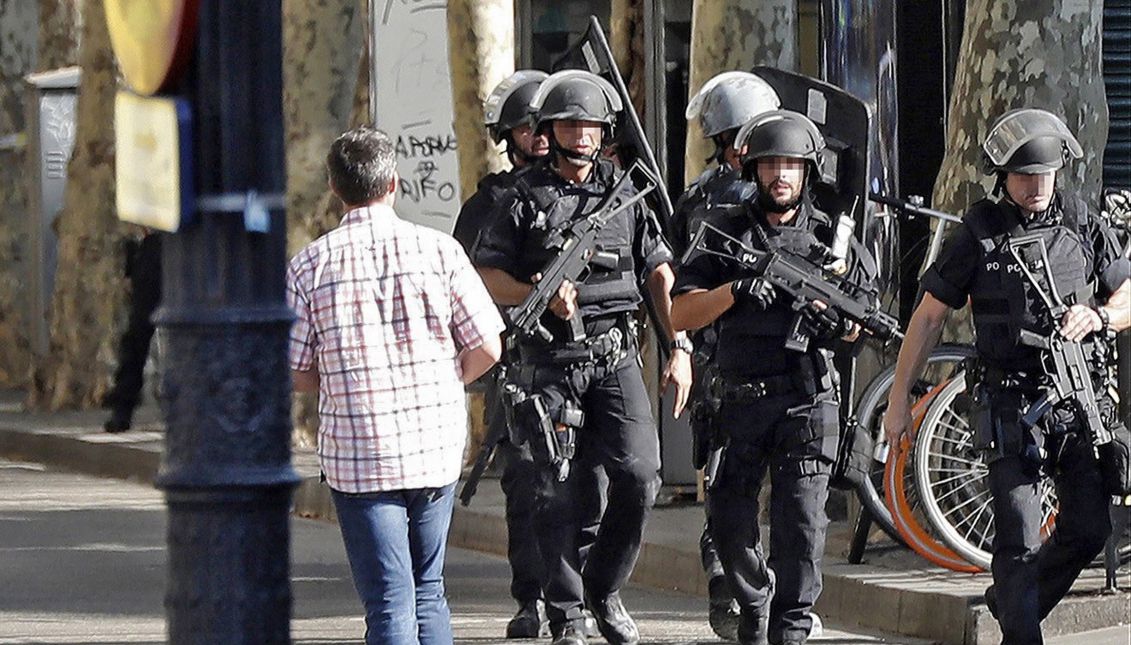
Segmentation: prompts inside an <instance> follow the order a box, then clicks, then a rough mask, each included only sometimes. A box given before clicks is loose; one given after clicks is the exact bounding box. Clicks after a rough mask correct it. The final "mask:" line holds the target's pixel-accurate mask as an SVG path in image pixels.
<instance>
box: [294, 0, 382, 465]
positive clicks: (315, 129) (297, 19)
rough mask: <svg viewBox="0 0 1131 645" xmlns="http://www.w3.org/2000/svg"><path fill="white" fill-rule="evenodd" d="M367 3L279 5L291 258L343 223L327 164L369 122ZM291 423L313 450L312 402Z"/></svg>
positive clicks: (329, 0) (307, 398) (300, 397)
mask: <svg viewBox="0 0 1131 645" xmlns="http://www.w3.org/2000/svg"><path fill="white" fill-rule="evenodd" d="M367 4H368V3H367V2H366V0H325V1H323V2H319V3H311V2H309V0H286V1H285V2H284V4H283V118H284V119H285V127H286V133H287V134H286V136H287V249H288V250H289V253H288V255H294V254H295V253H297V252H298V251H299V250H300V249H302V248H303V247H304V246H306V245H307V244H308V243H309V242H310V241H311V240H313V239H315V238H317V237H318V236H320V235H322V234H324V233H326V232H327V231H329V230H330V229H332V228H334V227H335V226H337V225H338V222H339V221H340V220H341V216H342V206H341V203H340V202H339V200H338V198H337V197H335V196H334V194H333V193H332V192H330V190H329V189H328V188H327V185H326V165H325V160H326V153H327V152H329V150H330V144H331V143H333V141H334V139H336V138H338V135H340V134H341V133H342V132H343V131H344V130H346V129H347V128H349V127H351V126H352V125H356V124H359V123H361V122H363V121H365V120H367V114H368V111H369V83H368V79H369V71H368V69H367V68H368V65H369V62H368V61H369V59H368V56H366V47H367V40H368V39H367V36H366V35H367V34H368V31H369V21H368V17H367V12H366V7H367ZM359 52H360V55H359ZM359 115H360V116H359ZM291 420H292V422H293V423H294V435H293V441H294V444H295V445H296V446H300V447H312V446H314V445H315V443H316V436H317V433H318V397H317V395H312V394H298V393H296V394H295V396H294V400H293V405H292V408H291Z"/></svg>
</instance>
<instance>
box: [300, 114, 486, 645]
mask: <svg viewBox="0 0 1131 645" xmlns="http://www.w3.org/2000/svg"><path fill="white" fill-rule="evenodd" d="M326 165H327V167H328V170H329V174H330V187H331V189H332V190H333V191H334V193H335V194H336V195H337V196H338V197H339V198H340V199H341V200H342V201H343V202H344V203H345V204H346V208H347V211H348V212H347V213H346V215H345V216H344V217H343V218H342V223H341V224H340V225H339V226H338V227H337V228H336V229H334V230H333V231H331V232H329V233H327V234H326V235H324V236H322V237H321V238H319V239H317V240H315V241H314V242H311V243H310V244H309V245H308V246H307V247H306V248H304V249H303V250H302V251H301V252H299V254H298V255H296V256H295V257H294V258H293V259H292V260H291V262H290V266H289V267H288V270H287V301H288V304H289V305H290V306H291V308H292V309H294V311H295V314H296V316H297V320H296V321H295V324H294V327H293V328H292V330H291V340H290V365H291V369H292V371H293V376H294V385H295V390H296V391H310V392H315V391H316V392H318V395H319V397H318V399H319V404H318V411H319V418H320V427H319V429H318V457H319V461H320V462H321V465H322V471H323V473H324V475H325V478H326V481H327V482H328V483H329V485H330V488H331V491H332V496H333V500H334V506H335V509H336V510H337V514H338V523H339V525H340V527H341V530H342V538H343V540H344V541H345V546H346V553H347V554H348V556H349V561H350V568H351V569H352V571H353V578H354V585H355V587H356V588H357V591H358V595H359V596H360V597H361V600H362V602H363V604H364V605H365V611H366V617H365V623H366V637H365V638H366V643H370V644H373V643H381V644H382V645H392V644H399V643H421V644H429V645H431V644H441V643H451V642H452V631H451V617H450V614H449V611H448V606H447V601H446V600H445V598H444V581H443V564H444V550H445V545H446V542H447V533H448V525H449V522H450V519H451V513H452V499H453V491H454V488H455V482H456V480H457V479H458V478H459V474H460V467H461V463H462V456H463V449H464V442H465V441H466V437H467V410H466V402H465V398H464V389H463V386H464V384H466V383H469V382H471V381H473V380H475V379H476V378H478V377H479V376H480V375H481V374H483V373H484V372H486V371H487V370H488V369H489V368H490V367H491V366H492V365H493V364H494V363H495V362H496V361H497V360H498V359H499V355H500V354H501V351H502V347H501V342H500V339H499V334H500V332H502V330H503V322H502V319H501V318H500V316H499V313H498V310H497V309H496V307H495V305H494V303H493V302H492V300H491V297H490V296H489V295H488V293H487V290H486V288H485V287H484V286H483V283H482V282H481V281H480V278H479V276H478V274H477V273H476V272H475V270H474V269H472V267H471V264H470V262H469V260H468V258H467V256H466V254H465V253H464V251H463V249H462V248H461V247H460V245H459V244H458V243H457V242H456V241H455V240H454V239H452V238H451V237H448V236H447V235H444V234H442V233H438V232H436V231H433V230H431V229H427V228H424V227H420V226H416V225H414V224H412V223H410V222H407V221H404V220H401V219H399V218H398V217H397V215H396V213H395V212H394V211H393V208H392V206H393V201H394V198H395V196H396V191H397V187H398V186H397V182H398V178H397V174H396V155H395V151H394V147H393V143H392V142H391V141H390V140H389V138H388V137H387V136H386V135H385V134H384V133H383V132H381V131H379V130H373V129H370V128H367V127H361V128H357V129H355V130H351V131H349V132H346V133H345V134H343V135H342V136H340V137H339V138H338V139H337V140H336V141H335V142H334V143H333V145H332V146H331V147H330V153H329V155H328V156H327V159H326Z"/></svg>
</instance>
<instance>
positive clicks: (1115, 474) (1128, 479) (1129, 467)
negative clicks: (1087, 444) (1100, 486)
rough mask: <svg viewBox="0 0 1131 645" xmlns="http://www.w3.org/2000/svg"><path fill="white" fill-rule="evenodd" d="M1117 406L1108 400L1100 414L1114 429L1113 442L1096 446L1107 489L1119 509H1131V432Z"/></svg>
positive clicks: (1109, 426)
mask: <svg viewBox="0 0 1131 645" xmlns="http://www.w3.org/2000/svg"><path fill="white" fill-rule="evenodd" d="M1115 408H1116V406H1115V402H1114V401H1112V400H1111V399H1110V398H1107V397H1104V399H1103V403H1102V404H1101V410H1100V413H1101V414H1102V415H1103V418H1104V421H1105V425H1107V427H1108V428H1110V429H1111V441H1109V442H1107V443H1105V444H1103V445H1100V446H1096V458H1097V460H1098V461H1099V468H1100V476H1101V477H1102V478H1103V483H1104V489H1105V490H1106V491H1107V492H1108V494H1109V495H1111V497H1112V500H1111V503H1112V504H1115V505H1116V506H1131V431H1129V430H1128V429H1127V426H1126V425H1125V424H1124V423H1123V422H1122V421H1120V420H1119V419H1118V413H1117V411H1116V410H1115Z"/></svg>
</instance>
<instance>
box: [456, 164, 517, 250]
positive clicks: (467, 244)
mask: <svg viewBox="0 0 1131 645" xmlns="http://www.w3.org/2000/svg"><path fill="white" fill-rule="evenodd" d="M515 177H516V171H514V170H506V171H502V172H495V173H491V174H489V175H487V176H485V177H483V179H480V180H479V185H478V186H476V190H475V194H474V195H472V196H471V197H469V198H468V199H467V201H466V202H464V204H463V207H462V208H460V211H459V215H458V216H457V218H456V225H455V228H454V229H453V230H452V237H454V238H456V240H458V241H459V243H460V245H461V246H463V248H464V250H465V251H467V252H468V254H469V255H471V256H472V257H474V256H475V246H476V244H477V243H478V241H479V236H480V235H481V234H482V233H483V231H485V230H487V229H488V228H490V226H491V224H492V223H493V222H492V221H490V219H489V218H490V217H491V216H492V215H494V214H495V206H496V204H498V203H499V201H500V200H501V199H502V198H503V195H505V194H506V192H507V191H508V190H510V188H511V187H512V186H514V183H515Z"/></svg>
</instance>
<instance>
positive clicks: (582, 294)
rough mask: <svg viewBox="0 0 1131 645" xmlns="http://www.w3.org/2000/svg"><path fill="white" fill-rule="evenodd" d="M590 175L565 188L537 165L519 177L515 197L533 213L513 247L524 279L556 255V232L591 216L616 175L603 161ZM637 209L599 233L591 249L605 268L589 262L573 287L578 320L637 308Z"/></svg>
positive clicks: (616, 177) (566, 183)
mask: <svg viewBox="0 0 1131 645" xmlns="http://www.w3.org/2000/svg"><path fill="white" fill-rule="evenodd" d="M591 172H593V173H597V174H596V177H595V178H590V180H589V181H587V182H586V183H585V184H570V183H568V182H566V181H565V180H564V179H561V177H559V176H558V175H557V173H555V172H554V171H553V169H551V168H549V167H542V168H539V169H537V170H536V171H533V172H531V173H529V174H526V173H524V174H523V176H522V178H521V179H520V180H518V181H517V182H516V183H515V188H516V190H517V191H518V194H519V198H520V199H521V200H522V201H523V202H525V203H527V204H528V206H529V209H530V212H531V213H532V214H533V215H534V218H533V221H530V222H528V223H527V225H526V235H525V237H524V241H523V246H522V248H521V249H517V251H518V252H519V254H520V257H521V258H522V259H521V263H522V266H523V267H524V268H525V269H527V270H528V272H529V274H530V275H533V274H534V273H537V272H538V271H540V270H541V269H542V267H544V266H545V265H546V264H547V263H549V262H550V260H551V259H553V258H554V257H555V256H556V255H557V253H558V249H556V248H554V246H553V245H554V238H555V237H556V236H557V234H558V233H561V232H563V231H565V230H566V229H568V228H569V226H570V225H571V224H572V223H573V222H575V221H579V220H580V219H581V218H583V217H585V216H587V215H589V214H591V213H592V212H593V211H594V210H595V209H596V208H597V206H598V205H599V204H600V203H601V200H602V199H603V198H604V196H605V191H606V190H607V189H608V188H610V187H611V186H612V185H613V184H614V183H616V181H617V180H618V179H619V178H620V174H621V173H620V171H619V170H616V169H615V168H614V167H613V165H612V163H610V162H608V161H604V160H601V161H599V162H598V163H597V164H596V165H595V166H594V168H593V169H592V171H591ZM594 179H596V181H594ZM639 208H640V207H637V208H632V209H629V210H628V211H626V212H624V213H621V214H620V215H619V216H617V217H615V218H613V219H612V220H611V221H609V222H608V223H606V224H605V226H604V228H602V229H601V232H600V234H599V235H598V237H597V248H596V251H597V252H598V253H600V254H601V255H603V256H604V262H603V264H607V266H600V264H602V263H601V262H590V265H589V272H588V275H587V276H585V279H584V280H583V281H582V282H581V283H580V284H578V285H577V290H578V293H577V302H578V305H579V307H580V309H581V313H582V315H583V316H595V315H603V314H610V313H619V312H623V311H635V310H636V308H637V305H639V304H640V302H641V295H640V288H639V281H638V275H637V269H638V267H637V266H636V264H635V260H634V258H633V243H634V241H635V239H636V231H637V226H638V222H637V219H638V213H639ZM613 258H615V260H614V259H613ZM549 315H551V316H552V315H553V314H549Z"/></svg>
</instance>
